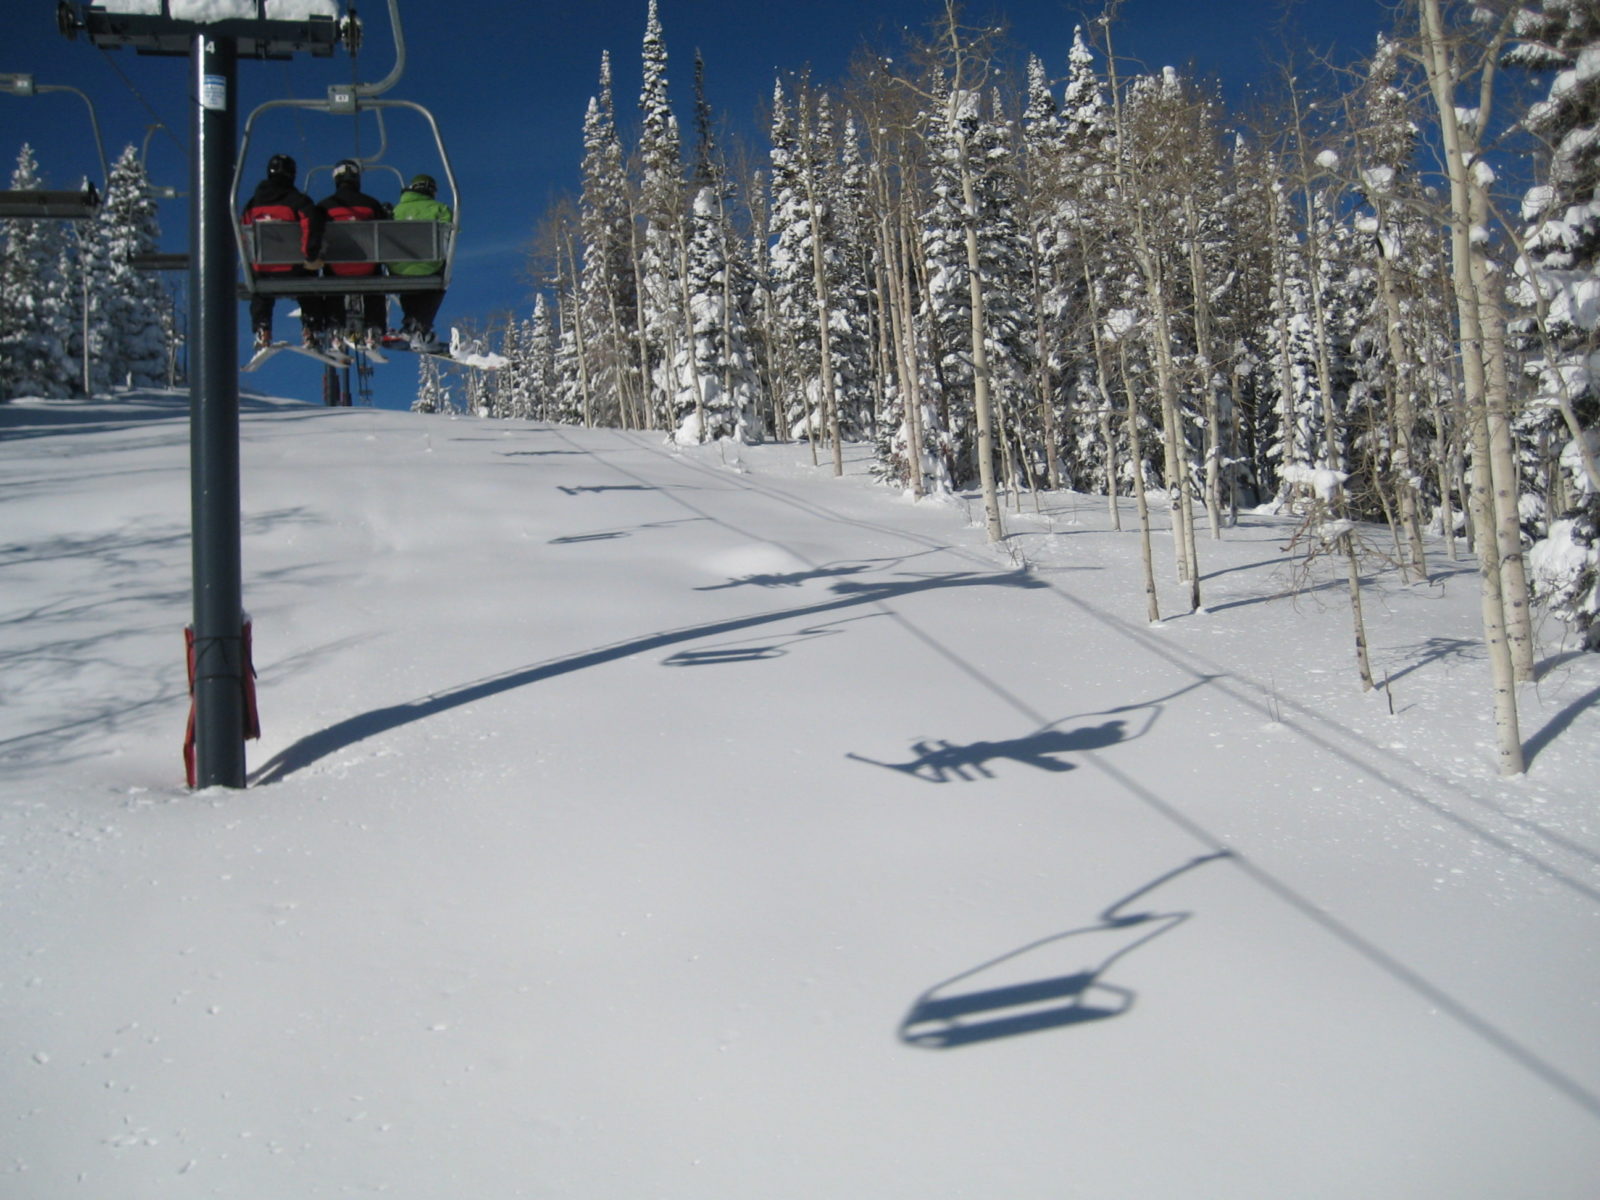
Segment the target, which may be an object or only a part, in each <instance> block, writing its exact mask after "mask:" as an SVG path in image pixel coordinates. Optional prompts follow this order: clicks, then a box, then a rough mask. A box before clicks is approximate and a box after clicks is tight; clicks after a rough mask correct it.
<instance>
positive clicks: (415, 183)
mask: <svg viewBox="0 0 1600 1200" xmlns="http://www.w3.org/2000/svg"><path fill="white" fill-rule="evenodd" d="M410 190H411V191H413V192H420V193H422V195H424V196H433V195H436V194H437V193H438V191H439V185H438V184H437V183H435V182H434V180H433V176H432V175H413V176H412V177H411V186H410Z"/></svg>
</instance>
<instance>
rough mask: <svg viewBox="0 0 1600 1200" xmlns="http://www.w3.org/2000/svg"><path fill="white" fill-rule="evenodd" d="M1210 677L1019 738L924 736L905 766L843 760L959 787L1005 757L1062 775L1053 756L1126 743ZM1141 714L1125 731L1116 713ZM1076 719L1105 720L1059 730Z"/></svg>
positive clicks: (860, 757) (1062, 766) (1065, 766)
mask: <svg viewBox="0 0 1600 1200" xmlns="http://www.w3.org/2000/svg"><path fill="white" fill-rule="evenodd" d="M1216 678H1217V676H1215V675H1202V676H1200V677H1199V678H1197V679H1196V680H1194V681H1193V682H1192V683H1188V684H1185V685H1184V686H1183V687H1181V688H1179V689H1177V690H1176V691H1174V692H1169V693H1168V694H1167V695H1165V696H1159V697H1157V698H1156V699H1154V700H1145V701H1142V702H1140V703H1137V704H1120V705H1118V706H1117V707H1115V708H1108V709H1104V710H1102V711H1100V712H1095V713H1079V714H1077V715H1076V716H1074V717H1063V718H1062V719H1061V720H1059V721H1053V722H1051V723H1050V724H1049V725H1046V726H1044V727H1043V728H1041V729H1038V730H1036V731H1035V732H1033V733H1030V734H1026V735H1025V736H1023V737H1017V738H1006V739H1003V740H1001V741H979V742H967V743H964V744H963V743H957V742H951V741H947V740H945V739H944V738H939V739H933V738H924V739H922V740H920V741H916V742H913V743H912V745H911V749H912V750H913V751H914V752H915V755H916V757H914V758H911V759H909V760H907V761H906V762H883V761H882V760H880V759H876V758H869V757H867V756H866V755H864V754H856V753H854V752H850V753H848V754H846V755H845V757H846V758H853V759H855V761H856V762H863V763H868V764H870V765H871V766H874V767H884V768H885V769H887V770H890V771H898V772H899V773H900V774H902V775H910V776H911V777H912V778H914V779H920V780H922V781H923V782H925V783H949V782H951V781H952V780H960V781H961V782H963V783H972V782H974V781H975V780H978V779H994V778H995V777H996V776H995V773H994V772H993V771H992V770H990V769H989V764H990V763H993V762H996V761H999V760H1005V759H1009V760H1010V761H1012V762H1016V763H1021V764H1022V765H1023V766H1027V767H1034V768H1036V769H1037V770H1040V771H1051V772H1056V773H1065V772H1067V771H1072V770H1075V769H1076V765H1075V764H1073V763H1070V762H1062V761H1061V760H1060V759H1058V758H1056V757H1055V756H1056V755H1058V754H1070V753H1073V752H1074V751H1076V752H1078V753H1084V752H1088V751H1093V750H1105V749H1109V748H1110V747H1112V746H1116V745H1119V744H1121V743H1123V742H1131V741H1133V740H1135V739H1136V738H1141V737H1143V736H1144V735H1145V734H1147V733H1149V732H1150V729H1151V727H1152V726H1153V725H1155V723H1156V718H1158V717H1159V716H1160V715H1161V713H1162V712H1163V711H1164V710H1165V707H1166V705H1167V703H1168V702H1169V701H1171V700H1176V699H1177V698H1178V697H1179V696H1182V695H1184V694H1185V693H1186V692H1191V691H1194V690H1195V689H1196V688H1199V687H1204V686H1205V685H1207V684H1208V683H1210V682H1211V681H1212V680H1214V679H1216ZM1120 713H1129V714H1131V713H1143V714H1144V716H1143V718H1142V719H1141V720H1140V721H1138V722H1137V723H1136V724H1135V725H1134V726H1133V727H1131V728H1130V726H1129V724H1128V722H1127V721H1125V720H1123V719H1122V718H1121V717H1120V716H1118V715H1117V714H1120ZM1082 716H1097V717H1110V718H1111V719H1110V720H1108V721H1102V722H1101V723H1099V724H1098V725H1080V726H1077V727H1076V728H1073V729H1061V728H1058V726H1061V725H1064V724H1065V723H1066V722H1068V721H1071V720H1075V719H1077V717H1082Z"/></svg>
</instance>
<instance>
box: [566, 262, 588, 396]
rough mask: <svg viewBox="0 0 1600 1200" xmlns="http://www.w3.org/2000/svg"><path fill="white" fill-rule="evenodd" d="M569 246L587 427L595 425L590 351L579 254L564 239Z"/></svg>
mask: <svg viewBox="0 0 1600 1200" xmlns="http://www.w3.org/2000/svg"><path fill="white" fill-rule="evenodd" d="M563 240H564V241H565V243H566V247H567V265H568V267H569V269H570V270H571V272H572V280H573V285H572V339H573V346H574V348H575V349H576V350H577V351H578V395H579V396H580V397H581V398H582V401H583V423H584V425H585V426H586V427H592V426H593V425H594V413H593V407H592V401H591V395H590V388H589V351H588V346H587V343H586V340H585V338H584V336H583V333H584V331H583V295H582V293H581V292H580V291H579V289H580V287H581V286H582V284H581V282H580V281H579V279H578V274H577V271H578V256H577V251H576V250H575V248H574V247H573V244H572V239H571V238H565V239H563Z"/></svg>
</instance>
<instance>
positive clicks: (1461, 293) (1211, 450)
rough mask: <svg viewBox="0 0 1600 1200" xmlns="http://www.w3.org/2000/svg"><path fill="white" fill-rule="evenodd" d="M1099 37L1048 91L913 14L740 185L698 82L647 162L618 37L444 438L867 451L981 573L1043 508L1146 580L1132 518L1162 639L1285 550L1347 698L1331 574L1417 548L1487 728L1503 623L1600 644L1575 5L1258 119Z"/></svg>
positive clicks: (1590, 95)
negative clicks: (913, 26) (969, 506)
mask: <svg viewBox="0 0 1600 1200" xmlns="http://www.w3.org/2000/svg"><path fill="white" fill-rule="evenodd" d="M1117 9H1118V5H1117V4H1115V3H1113V4H1111V5H1110V6H1108V8H1107V9H1106V10H1105V14H1104V16H1103V17H1102V18H1101V19H1100V20H1099V21H1097V22H1094V23H1092V24H1091V25H1090V26H1089V27H1087V28H1080V29H1078V31H1077V35H1076V38H1075V40H1074V44H1073V47H1072V51H1071V54H1070V56H1069V61H1068V62H1067V63H1066V64H1064V66H1065V75H1064V78H1063V79H1053V78H1052V71H1053V69H1054V68H1053V67H1052V66H1051V65H1050V64H1045V63H1043V62H1041V61H1040V60H1039V59H1038V58H1037V57H1036V56H1032V55H1021V56H1019V55H1018V53H1017V51H1016V50H1015V48H1013V47H1009V46H1006V45H1004V44H1002V43H1001V42H1000V41H999V40H998V38H997V36H996V35H995V33H994V31H992V30H987V29H979V28H971V27H968V26H966V25H964V24H963V23H962V18H961V13H960V11H959V9H958V8H957V6H956V5H955V4H953V3H949V4H947V5H946V6H945V8H944V13H943V19H942V20H941V21H940V22H939V23H938V25H937V26H936V27H935V29H934V32H933V33H932V34H931V35H929V36H928V37H927V38H926V39H925V40H924V41H922V42H920V43H918V44H914V45H910V46H900V47H894V48H892V52H888V51H885V50H882V49H878V50H874V51H863V52H862V53H861V54H860V55H859V56H858V58H857V63H856V67H855V70H854V71H853V72H852V75H851V77H850V78H848V79H846V80H844V81H841V82H839V83H838V84H837V85H829V86H823V85H822V84H820V83H818V82H816V81H814V80H812V79H810V78H809V77H808V76H807V75H805V74H797V75H789V76H786V77H783V78H780V79H778V80H777V81H776V82H775V86H774V90H773V94H772V98H771V103H770V109H769V113H770V126H769V134H770V140H769V144H768V145H767V146H766V147H765V148H764V149H763V150H762V151H761V152H750V151H740V150H737V148H736V149H735V150H733V151H730V150H729V149H728V148H727V147H725V146H723V145H721V144H720V143H719V138H718V134H717V123H716V122H715V120H714V118H713V114H712V113H711V112H710V111H708V109H707V106H706V104H705V101H704V98H703V95H704V90H703V86H702V79H701V72H702V68H701V66H700V64H699V63H698V62H697V63H696V64H695V76H696V87H695V94H696V105H695V112H694V118H693V125H692V129H693V135H692V138H690V139H686V138H685V137H684V135H683V133H682V132H681V130H680V127H679V124H678V122H677V119H676V117H675V115H674V113H673V112H672V109H671V107H670V105H669V103H668V99H667V89H666V71H667V51H666V46H665V41H664V35H663V31H662V28H661V24H660V22H659V20H658V17H657V13H656V10H655V6H654V4H652V5H651V8H650V13H649V19H648V21H647V25H646V30H645V36H644V42H643V54H642V59H643V72H642V76H643V86H642V90H641V95H640V97H639V111H640V122H639V132H638V136H637V140H636V142H635V143H634V144H633V145H631V146H629V145H625V144H624V142H623V139H622V136H621V134H620V132H619V120H618V115H617V109H616V100H615V97H614V95H613V90H612V82H611V65H610V62H609V60H606V61H604V62H602V64H601V68H600V76H599V81H598V87H597V89H596V93H595V95H594V97H593V99H592V100H591V101H590V104H589V107H588V112H587V115H586V118H585V120H584V125H583V173H582V185H581V191H580V193H579V194H578V195H576V196H574V197H572V198H571V199H570V201H569V202H567V203H566V204H564V205H560V206H557V207H556V208H555V209H554V210H553V211H552V212H551V214H550V215H549V216H548V217H547V218H546V221H545V224H544V227H543V228H542V230H541V236H540V240H539V245H540V247H541V254H540V256H539V259H538V268H539V270H540V277H541V278H542V279H543V280H544V283H545V286H544V288H543V289H542V291H541V294H540V296H539V298H538V300H537V301H536V303H535V305H534V308H533V311H532V313H531V315H529V316H528V317H527V319H526V320H521V321H513V322H508V323H507V324H506V325H505V326H504V327H503V328H501V329H498V330H495V331H491V333H492V336H493V337H494V338H495V339H496V340H497V341H498V343H499V344H500V345H501V347H502V350H503V353H505V354H506V355H507V356H508V358H509V359H510V360H511V363H512V365H511V367H510V368H509V369H507V370H505V371H502V372H499V373H498V374H496V375H493V376H482V377H476V378H473V379H470V380H468V381H467V386H466V393H465V395H464V396H463V397H462V398H461V403H462V404H464V405H465V406H466V407H469V408H471V409H473V410H476V411H479V412H482V413H484V414H486V415H490V416H508V417H531V418H537V419H543V420H553V421H562V422H573V423H581V424H586V425H616V426H621V427H624V428H630V429H659V430H662V431H664V432H666V433H667V434H668V435H669V436H670V437H672V438H674V439H676V440H677V441H679V442H682V443H694V442H700V441H705V440H709V439H716V438H734V439H740V440H759V439H763V438H778V439H791V438H805V439H807V440H808V441H809V442H810V443H811V445H812V447H813V454H814V455H815V456H816V458H817V460H818V461H819V462H821V463H826V461H827V456H828V455H829V454H830V453H831V454H832V455H833V459H834V463H835V469H836V470H837V469H838V467H837V464H838V461H839V459H838V451H839V447H840V446H841V444H843V443H844V442H847V441H852V440H870V441H871V442H872V443H873V444H874V445H875V447H876V470H877V472H878V474H879V475H880V476H881V477H882V479H883V480H884V482H885V483H886V484H889V485H892V486H894V487H898V488H904V489H907V490H908V491H909V492H910V493H911V494H912V495H915V496H922V495H926V494H930V493H937V492H941V491H949V490H963V489H974V490H975V491H977V492H978V493H980V494H981V496H982V500H983V506H984V516H985V521H986V524H987V527H988V531H989V536H990V538H991V540H996V541H998V540H1000V539H1001V538H1002V537H1003V536H1004V522H1005V510H1006V508H1007V507H1016V508H1021V507H1023V506H1025V505H1026V504H1027V503H1028V499H1027V498H1028V496H1029V495H1034V494H1037V493H1038V492H1039V491H1040V490H1041V489H1060V488H1066V489H1073V490H1076V491H1080V492H1086V493H1093V494H1098V495H1104V496H1112V497H1114V496H1117V495H1121V496H1130V495H1131V496H1133V497H1135V498H1137V500H1138V502H1139V511H1140V513H1141V524H1142V525H1143V526H1144V534H1145V537H1146V541H1147V545H1148V538H1149V519H1148V516H1147V508H1148V505H1151V504H1154V505H1158V506H1159V508H1160V510H1161V511H1162V512H1163V513H1165V512H1169V511H1170V513H1171V514H1172V517H1171V520H1172V529H1173V532H1174V535H1175V536H1174V537H1173V538H1172V545H1173V556H1174V560H1175V561H1174V562H1173V564H1172V569H1173V570H1174V571H1175V572H1176V574H1177V578H1178V579H1180V580H1181V581H1184V582H1186V583H1187V584H1188V585H1189V602H1190V604H1191V606H1192V607H1194V608H1199V607H1200V606H1202V604H1203V603H1204V598H1203V596H1202V594H1201V587H1200V580H1201V575H1202V572H1201V569H1200V563H1199V559H1200V557H1201V555H1202V553H1203V549H1202V546H1203V538H1205V537H1207V536H1209V537H1220V536H1222V535H1223V531H1224V530H1226V529H1227V527H1228V526H1229V524H1230V522H1232V521H1234V520H1236V519H1237V515H1238V514H1239V513H1240V511H1241V510H1244V509H1253V508H1260V507H1263V506H1265V507H1268V508H1270V509H1271V510H1273V511H1277V512H1284V513H1292V514H1295V515H1297V516H1299V517H1301V518H1302V524H1301V526H1300V530H1299V532H1298V533H1297V534H1296V538H1295V543H1296V547H1297V549H1299V550H1300V551H1301V552H1302V553H1303V554H1304V555H1305V557H1306V558H1307V559H1308V560H1310V559H1315V558H1322V557H1325V558H1327V559H1328V561H1329V562H1330V563H1332V564H1336V565H1338V567H1339V569H1341V570H1342V571H1343V572H1344V573H1345V574H1346V575H1347V576H1348V580H1349V590H1350V600H1351V605H1352V611H1353V614H1354V617H1355V639H1356V654H1357V660H1358V665H1359V669H1360V670H1361V673H1362V678H1363V682H1364V683H1365V684H1367V685H1368V686H1370V685H1371V683H1372V680H1371V675H1370V671H1369V669H1368V667H1367V665H1366V662H1365V650H1364V646H1363V644H1362V643H1363V636H1362V630H1361V618H1360V581H1361V578H1362V575H1363V573H1364V572H1367V571H1372V570H1380V569H1381V570H1391V571H1394V572H1397V573H1398V575H1399V577H1400V578H1402V579H1406V580H1411V581H1415V582H1422V581H1424V580H1425V579H1426V577H1427V569H1428V568H1427V565H1426V560H1425V557H1424V539H1425V537H1427V536H1429V535H1430V534H1431V535H1433V536H1436V537H1439V538H1442V539H1443V542H1444V545H1445V547H1446V553H1448V554H1449V555H1450V556H1451V557H1463V556H1468V555H1475V556H1476V557H1477V560H1478V562H1479V564H1480V569H1481V573H1482V581H1483V612H1484V632H1485V641H1486V645H1487V648H1488V651H1489V655H1490V660H1491V664H1492V666H1493V676H1494V680H1495V692H1496V703H1497V716H1498V718H1499V725H1500V727H1501V729H1502V730H1503V731H1504V730H1505V729H1506V728H1507V727H1508V726H1509V727H1511V728H1514V725H1515V714H1514V709H1515V699H1514V691H1515V686H1516V683H1517V682H1521V681H1528V680H1531V679H1533V678H1534V675H1535V671H1536V664H1535V659H1536V651H1535V643H1536V637H1535V631H1534V623H1535V621H1536V620H1537V619H1538V614H1539V613H1540V612H1548V613H1550V614H1552V615H1553V616H1554V617H1556V618H1557V619H1558V620H1560V621H1563V622H1566V623H1568V624H1569V625H1570V626H1571V627H1572V628H1573V629H1574V630H1575V631H1576V633H1577V635H1578V637H1579V638H1580V639H1582V640H1583V642H1584V644H1585V646H1586V647H1587V648H1589V649H1595V648H1597V647H1600V623H1597V621H1596V613H1597V610H1600V586H1597V566H1596V563H1597V552H1596V541H1597V518H1600V468H1597V466H1596V451H1597V448H1600V431H1597V420H1596V418H1597V402H1596V396H1597V393H1596V388H1595V385H1594V382H1593V380H1592V368H1593V366H1594V360H1593V354H1594V352H1595V349H1596V346H1595V329H1596V326H1597V324H1600V281H1597V280H1596V278H1595V263H1596V252H1597V249H1600V202H1597V200H1596V196H1595V185H1596V181H1597V176H1600V171H1597V166H1600V147H1597V138H1600V8H1597V7H1596V6H1595V5H1594V4H1592V3H1589V2H1587V0H1544V2H1543V3H1517V2H1513V0H1500V2H1497V3H1454V2H1451V0H1411V3H1409V4H1407V5H1405V6H1402V7H1401V8H1399V9H1398V10H1397V12H1396V15H1395V24H1394V27H1393V28H1392V29H1391V30H1390V31H1388V32H1387V33H1386V34H1385V35H1383V36H1381V37H1379V38H1378V39H1377V40H1376V44H1375V46H1374V49H1373V51H1372V53H1371V55H1370V57H1368V58H1367V59H1366V60H1365V61H1364V62H1359V63H1355V64H1351V65H1348V66H1344V67H1341V68H1339V69H1337V70H1336V69H1334V68H1333V66H1332V65H1331V64H1319V65H1320V66H1322V67H1323V68H1325V69H1322V70H1319V71H1316V72H1312V74H1315V76H1316V78H1317V80H1318V82H1317V84H1316V85H1315V86H1312V85H1311V84H1307V83H1304V82H1303V81H1302V80H1301V79H1300V78H1299V77H1297V76H1295V75H1292V74H1290V73H1289V71H1288V70H1287V68H1286V69H1285V71H1284V75H1283V80H1282V87H1281V89H1280V91H1281V95H1280V96H1279V97H1278V98H1277V99H1276V101H1275V103H1274V104H1273V105H1272V107H1271V108H1270V111H1263V112H1258V113H1254V114H1239V113H1234V112H1230V111H1228V109H1227V107H1226V106H1225V105H1224V103H1223V102H1222V100H1221V98H1220V92H1219V89H1218V88H1217V87H1216V86H1215V85H1214V84H1208V83H1204V82H1202V81H1197V80H1195V79H1191V78H1187V77H1185V75H1184V74H1183V73H1181V72H1179V71H1177V70H1174V69H1172V68H1166V69H1163V70H1161V71H1158V72H1151V73H1142V74H1141V73H1122V72H1120V71H1119V69H1118V63H1119V59H1118V57H1117V53H1116V34H1117V29H1118V12H1117ZM1019 57H1020V58H1021V59H1022V61H1024V62H1025V64H1026V65H1025V68H1023V69H1015V68H1013V67H1012V66H1011V65H1010V64H1011V63H1012V62H1013V61H1014V60H1016V59H1018V58H1019ZM686 141H687V142H688V145H687V147H686V144H685V143H686ZM444 403H455V401H454V400H453V399H451V398H450V397H448V396H447V395H446V390H445V389H444V387H443V385H442V384H441V383H440V382H439V381H438V380H437V379H434V380H431V381H425V385H424V388H423V391H422V394H421V395H420V396H419V399H418V406H419V407H421V408H432V407H438V406H440V405H441V404H444ZM1375 531H1377V532H1375ZM1145 558H1146V563H1147V566H1146V572H1147V577H1148V578H1149V579H1150V580H1151V582H1150V585H1149V586H1148V587H1147V592H1148V594H1149V596H1150V597H1151V613H1150V615H1151V618H1152V619H1157V618H1158V616H1159V614H1158V613H1157V612H1156V611H1155V607H1154V606H1155V599H1154V597H1155V588H1154V585H1153V571H1154V570H1155V569H1156V568H1155V567H1154V566H1153V565H1151V564H1150V558H1151V554H1150V551H1149V550H1148V549H1147V551H1146V555H1145ZM1502 755H1503V758H1502V767H1503V768H1504V769H1506V770H1507V771H1508V772H1509V771H1514V770H1518V769H1520V762H1519V755H1518V752H1517V751H1516V748H1515V744H1514V739H1513V738H1509V737H1504V736H1503V738H1502Z"/></svg>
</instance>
